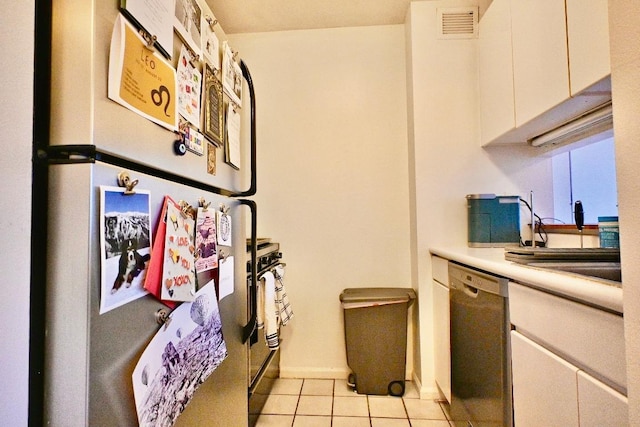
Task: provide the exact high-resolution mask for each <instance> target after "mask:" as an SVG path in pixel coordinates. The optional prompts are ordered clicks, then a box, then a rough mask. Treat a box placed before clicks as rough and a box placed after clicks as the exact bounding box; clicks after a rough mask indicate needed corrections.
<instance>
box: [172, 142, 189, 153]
mask: <svg viewBox="0 0 640 427" xmlns="http://www.w3.org/2000/svg"><path fill="white" fill-rule="evenodd" d="M173 152H174V153H176V154H177V155H178V156H184V155H185V154H187V144H185V143H184V141H183V140H182V139H179V140H177V141H175V142H174V143H173Z"/></svg>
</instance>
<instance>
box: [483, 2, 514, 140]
mask: <svg viewBox="0 0 640 427" xmlns="http://www.w3.org/2000/svg"><path fill="white" fill-rule="evenodd" d="M511 50H512V49H511V0H493V3H492V4H491V7H490V8H489V9H488V10H487V11H486V12H485V14H484V16H483V17H482V20H481V21H480V31H479V34H478V68H479V78H480V120H481V123H482V126H481V129H482V136H481V138H482V142H483V143H486V142H490V141H492V140H494V139H495V138H497V137H499V136H500V135H502V134H503V133H505V132H507V131H508V130H510V129H513V128H514V127H515V120H516V119H515V114H516V112H515V107H514V104H513V100H514V94H513V56H512V54H511Z"/></svg>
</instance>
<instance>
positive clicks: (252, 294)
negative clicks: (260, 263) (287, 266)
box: [239, 199, 258, 344]
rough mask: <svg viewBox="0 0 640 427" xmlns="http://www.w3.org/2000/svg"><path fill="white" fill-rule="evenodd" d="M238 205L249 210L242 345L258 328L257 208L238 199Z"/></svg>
mask: <svg viewBox="0 0 640 427" xmlns="http://www.w3.org/2000/svg"><path fill="white" fill-rule="evenodd" d="M239 202H240V203H242V204H243V205H246V206H248V207H249V209H250V210H251V244H250V253H251V255H250V256H251V272H250V274H251V280H250V283H249V287H248V289H247V292H248V293H249V295H248V297H249V316H248V317H249V323H247V324H246V325H245V326H244V327H243V328H242V343H243V344H245V343H246V342H247V341H249V338H251V335H252V334H253V331H255V330H256V327H257V326H258V301H257V300H258V273H257V271H256V266H257V264H256V261H257V258H258V256H257V253H258V238H257V236H258V233H257V231H258V221H257V214H258V207H257V205H256V202H254V201H253V200H247V199H240V200H239Z"/></svg>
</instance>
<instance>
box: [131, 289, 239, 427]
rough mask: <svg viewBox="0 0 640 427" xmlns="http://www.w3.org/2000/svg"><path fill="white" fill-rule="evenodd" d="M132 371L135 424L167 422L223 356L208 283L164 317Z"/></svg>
mask: <svg viewBox="0 0 640 427" xmlns="http://www.w3.org/2000/svg"><path fill="white" fill-rule="evenodd" d="M169 319H170V321H169V322H168V323H166V324H165V326H162V327H161V328H160V330H159V331H158V333H157V334H156V335H155V336H154V337H153V339H152V340H151V342H150V343H149V345H148V346H147V348H146V349H145V351H144V352H143V353H142V356H141V357H140V360H139V361H138V363H137V365H136V367H135V369H134V371H133V375H132V381H133V392H134V398H135V405H136V411H137V414H138V421H139V423H140V425H141V426H170V425H173V424H174V422H175V421H176V419H177V418H178V416H179V415H180V414H181V413H182V412H183V411H184V409H185V407H186V406H187V404H188V403H189V402H190V401H191V398H192V397H193V394H194V393H195V392H196V390H197V389H198V387H199V386H200V385H201V384H202V383H203V382H204V381H205V380H206V379H207V378H208V377H209V375H211V373H212V372H213V371H214V370H215V369H216V368H217V367H218V366H219V365H220V363H222V361H223V360H224V359H225V358H226V357H227V355H228V352H227V346H226V343H225V341H224V337H223V336H222V321H221V319H220V311H219V307H218V303H217V298H216V292H215V286H214V283H213V281H211V282H209V283H207V284H206V285H205V286H203V287H202V288H201V289H200V290H199V291H198V293H197V294H196V299H195V300H194V301H193V302H191V303H183V304H181V305H180V306H179V307H178V308H176V309H175V310H174V311H173V312H172V313H171V314H170V315H169Z"/></svg>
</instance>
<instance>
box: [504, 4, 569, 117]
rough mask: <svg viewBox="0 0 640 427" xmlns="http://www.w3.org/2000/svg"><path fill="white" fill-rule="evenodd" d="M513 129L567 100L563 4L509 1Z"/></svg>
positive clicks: (567, 69) (567, 76) (567, 72)
mask: <svg viewBox="0 0 640 427" xmlns="http://www.w3.org/2000/svg"><path fill="white" fill-rule="evenodd" d="M511 29H512V42H513V73H514V77H513V79H514V88H515V89H514V90H515V110H516V126H521V125H523V124H524V123H527V122H528V121H529V120H531V119H533V118H534V117H536V116H538V115H540V114H542V113H544V112H545V111H547V110H549V109H551V108H552V107H554V106H556V105H558V104H560V103H561V102H562V101H564V100H565V99H567V98H569V95H570V94H569V64H568V56H567V31H566V22H565V3H564V0H545V1H540V0H512V1H511Z"/></svg>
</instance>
